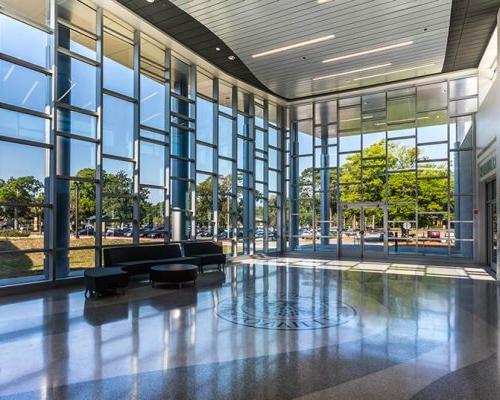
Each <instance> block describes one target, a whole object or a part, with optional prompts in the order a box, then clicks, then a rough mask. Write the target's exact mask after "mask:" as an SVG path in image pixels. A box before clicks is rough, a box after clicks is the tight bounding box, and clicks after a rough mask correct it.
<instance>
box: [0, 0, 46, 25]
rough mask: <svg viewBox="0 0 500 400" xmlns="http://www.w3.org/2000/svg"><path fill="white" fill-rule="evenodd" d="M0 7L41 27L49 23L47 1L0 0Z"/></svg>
mask: <svg viewBox="0 0 500 400" xmlns="http://www.w3.org/2000/svg"><path fill="white" fill-rule="evenodd" d="M0 5H1V6H2V7H3V8H5V9H6V10H8V11H11V12H13V13H15V14H17V15H20V16H21V17H23V18H27V19H30V20H32V21H34V22H36V23H39V24H41V25H48V23H49V16H50V2H49V1H48V0H30V1H19V0H1V1H0Z"/></svg>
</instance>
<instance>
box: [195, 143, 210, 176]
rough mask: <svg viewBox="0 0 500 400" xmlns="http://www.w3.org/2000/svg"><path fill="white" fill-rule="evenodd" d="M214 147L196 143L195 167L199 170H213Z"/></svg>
mask: <svg viewBox="0 0 500 400" xmlns="http://www.w3.org/2000/svg"><path fill="white" fill-rule="evenodd" d="M213 164H214V149H213V148H212V147H208V146H202V145H200V144H197V145H196V169H197V170H201V171H207V172H213V171H214V165H213Z"/></svg>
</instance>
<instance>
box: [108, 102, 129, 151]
mask: <svg viewBox="0 0 500 400" xmlns="http://www.w3.org/2000/svg"><path fill="white" fill-rule="evenodd" d="M103 152H104V153H105V154H112V155H115V156H121V157H129V158H132V157H133V156H134V104H133V103H130V102H128V101H125V100H121V99H118V98H116V97H113V96H108V95H105V96H104V116H103Z"/></svg>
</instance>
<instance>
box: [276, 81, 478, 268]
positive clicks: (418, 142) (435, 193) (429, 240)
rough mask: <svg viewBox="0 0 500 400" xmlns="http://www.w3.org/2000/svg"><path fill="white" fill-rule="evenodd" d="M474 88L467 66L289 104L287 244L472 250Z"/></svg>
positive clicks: (394, 251) (391, 250)
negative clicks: (441, 75) (380, 88)
mask: <svg viewBox="0 0 500 400" xmlns="http://www.w3.org/2000/svg"><path fill="white" fill-rule="evenodd" d="M477 90H478V89H477V77H475V76H470V77H465V78H460V79H454V80H444V81H442V82H436V83H429V84H422V85H416V86H412V87H408V88H403V89H397V90H390V91H384V92H379V93H377V92H373V93H369V94H365V95H361V96H356V97H349V98H340V99H334V100H329V101H317V102H314V103H309V104H300V105H297V106H294V107H292V108H291V109H290V117H291V122H290V133H288V132H287V137H286V140H285V143H286V148H285V152H284V154H285V157H286V167H285V168H286V169H285V170H286V179H287V186H288V188H287V191H288V193H289V194H290V196H289V197H290V199H291V201H290V202H289V203H287V211H286V215H287V218H288V223H287V225H288V226H289V230H288V232H287V235H288V240H289V242H288V246H287V248H288V249H291V250H314V251H320V250H326V251H331V252H335V253H337V255H351V254H360V253H356V252H353V250H356V249H357V248H359V246H361V245H362V244H363V247H364V250H365V254H366V252H367V251H370V252H375V253H376V254H378V255H382V256H385V255H414V256H421V255H423V256H453V257H463V258H472V257H473V240H474V237H473V216H472V214H473V204H474V197H473V196H474V190H473V175H474V167H475V163H474V151H473V150H474V143H475V139H474V134H475V132H474V113H475V112H476V111H477ZM340 243H341V244H342V246H341V248H340V247H339V244H340Z"/></svg>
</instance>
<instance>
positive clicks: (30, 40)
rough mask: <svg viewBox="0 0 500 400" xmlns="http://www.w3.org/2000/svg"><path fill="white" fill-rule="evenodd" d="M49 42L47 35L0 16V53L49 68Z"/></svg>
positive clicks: (12, 19)
mask: <svg viewBox="0 0 500 400" xmlns="http://www.w3.org/2000/svg"><path fill="white" fill-rule="evenodd" d="M1 3H3V2H0V4H1ZM12 38H15V40H12ZM49 40H50V36H49V35H48V34H47V33H45V32H43V31H41V30H39V29H36V28H33V27H31V26H29V25H27V24H24V23H22V22H19V21H18V20H16V19H14V18H10V17H8V16H6V15H3V14H0V52H2V53H5V54H8V55H10V56H12V57H16V58H19V59H21V60H24V61H28V62H30V63H32V64H36V65H40V66H42V67H47V66H48V59H47V55H48V54H49V48H50V43H49Z"/></svg>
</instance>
